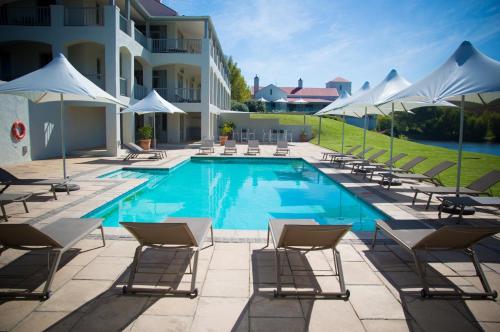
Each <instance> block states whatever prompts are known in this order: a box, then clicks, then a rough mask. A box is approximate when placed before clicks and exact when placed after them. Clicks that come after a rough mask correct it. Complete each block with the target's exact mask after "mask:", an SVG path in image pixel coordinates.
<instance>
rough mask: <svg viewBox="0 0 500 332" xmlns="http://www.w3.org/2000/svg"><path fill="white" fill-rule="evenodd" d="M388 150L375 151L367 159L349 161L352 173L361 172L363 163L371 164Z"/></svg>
mask: <svg viewBox="0 0 500 332" xmlns="http://www.w3.org/2000/svg"><path fill="white" fill-rule="evenodd" d="M386 152H387V150H379V151H377V152H375V153H374V154H372V155H371V156H369V157H368V158H366V159H362V160H353V161H351V162H348V164H349V165H352V169H351V173H356V172H360V171H361V166H363V165H369V164H370V163H372V162H374V161H375V160H377V158H378V157H380V156H381V155H383V154H384V153H386Z"/></svg>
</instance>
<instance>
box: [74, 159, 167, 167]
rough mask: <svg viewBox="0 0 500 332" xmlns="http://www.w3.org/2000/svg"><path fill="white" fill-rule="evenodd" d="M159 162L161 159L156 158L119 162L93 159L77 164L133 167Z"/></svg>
mask: <svg viewBox="0 0 500 332" xmlns="http://www.w3.org/2000/svg"><path fill="white" fill-rule="evenodd" d="M148 160H150V161H158V160H159V159H156V158H135V159H133V160H121V159H119V160H117V159H93V160H87V161H82V162H78V163H77V164H84V165H122V166H131V165H134V164H135V163H138V162H142V161H148Z"/></svg>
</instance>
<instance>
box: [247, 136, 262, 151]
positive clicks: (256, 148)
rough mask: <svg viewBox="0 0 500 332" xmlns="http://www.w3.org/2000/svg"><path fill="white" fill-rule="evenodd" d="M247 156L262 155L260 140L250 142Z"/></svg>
mask: <svg viewBox="0 0 500 332" xmlns="http://www.w3.org/2000/svg"><path fill="white" fill-rule="evenodd" d="M247 154H260V146H259V141H258V140H252V139H251V140H248V143H247Z"/></svg>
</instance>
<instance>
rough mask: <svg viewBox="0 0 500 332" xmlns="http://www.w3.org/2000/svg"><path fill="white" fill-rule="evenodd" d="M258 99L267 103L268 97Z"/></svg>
mask: <svg viewBox="0 0 500 332" xmlns="http://www.w3.org/2000/svg"><path fill="white" fill-rule="evenodd" d="M257 101H260V102H263V103H267V99H266V98H264V97H260V98H259V99H257Z"/></svg>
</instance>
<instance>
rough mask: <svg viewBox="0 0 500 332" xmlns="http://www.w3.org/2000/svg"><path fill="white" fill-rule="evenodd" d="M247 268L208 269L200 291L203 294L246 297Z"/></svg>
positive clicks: (248, 284)
mask: <svg viewBox="0 0 500 332" xmlns="http://www.w3.org/2000/svg"><path fill="white" fill-rule="evenodd" d="M249 287H250V272H249V271H248V270H208V273H207V277H206V278H205V284H204V285H203V289H202V290H201V293H202V295H203V296H217V297H218V296H228V297H248V296H249Z"/></svg>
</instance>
